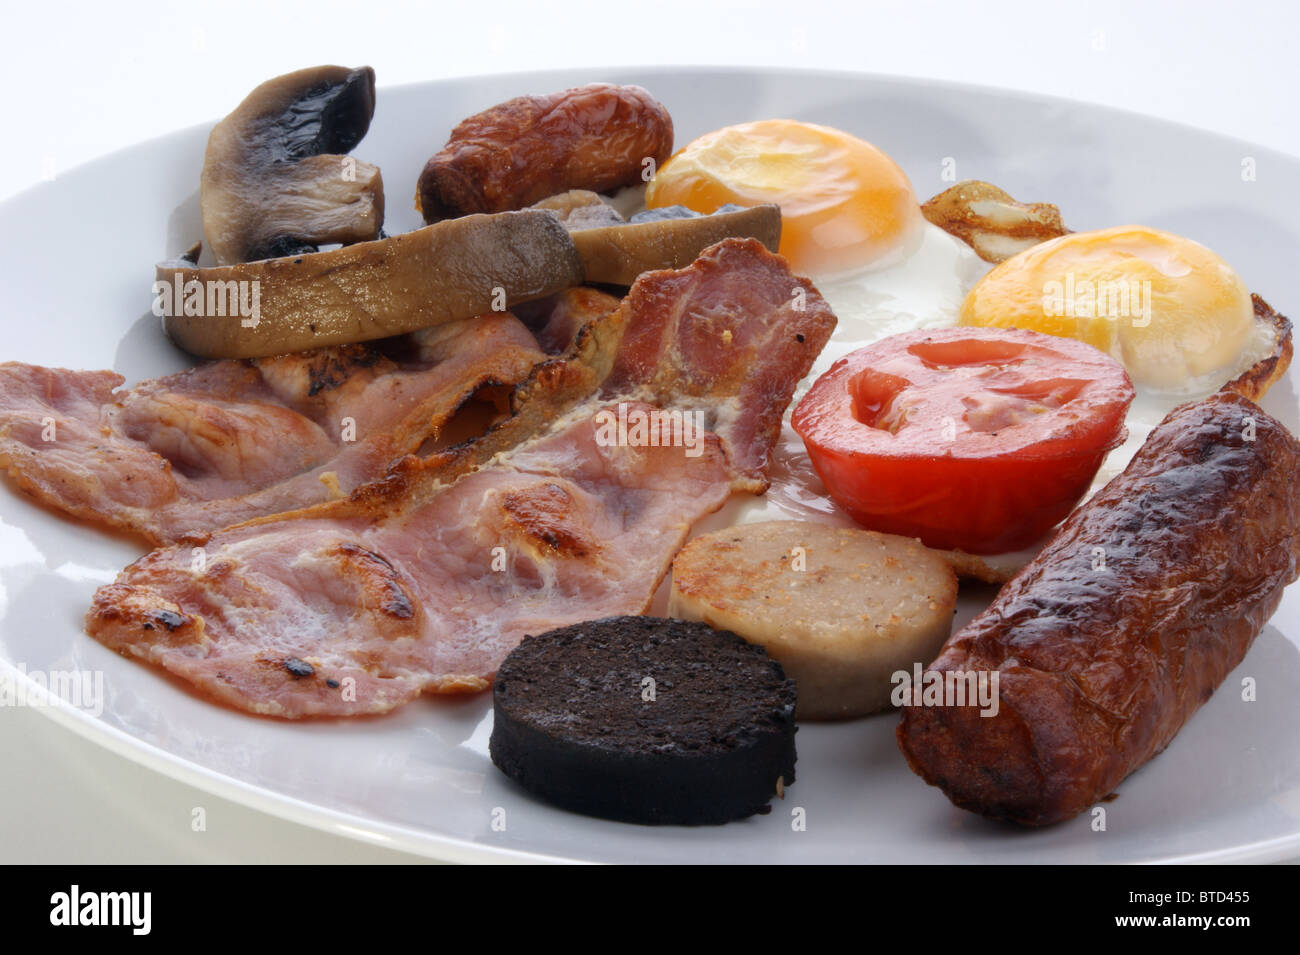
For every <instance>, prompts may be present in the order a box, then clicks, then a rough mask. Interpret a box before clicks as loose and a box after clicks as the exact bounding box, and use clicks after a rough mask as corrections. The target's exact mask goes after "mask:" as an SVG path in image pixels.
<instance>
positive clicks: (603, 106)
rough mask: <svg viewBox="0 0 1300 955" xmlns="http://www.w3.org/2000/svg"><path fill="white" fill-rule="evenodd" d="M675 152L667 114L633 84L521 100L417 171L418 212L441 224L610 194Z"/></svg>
mask: <svg viewBox="0 0 1300 955" xmlns="http://www.w3.org/2000/svg"><path fill="white" fill-rule="evenodd" d="M672 151H673V121H672V118H671V117H670V116H669V115H668V110H666V109H664V107H663V104H661V103H660V102H659V101H658V100H656V99H655V98H654V97H653V96H651V95H650V94H649V93H648V92H646V91H645V90H644V89H642V88H641V87H639V86H615V85H614V84H612V83H592V84H589V85H587V86H579V87H577V88H575V89H569V90H563V91H562V92H559V93H552V94H550V95H548V96H519V97H516V98H515V99H512V100H507V101H506V102H504V103H501V104H499V105H497V106H493V107H492V108H491V109H489V110H485V111H484V112H482V113H478V114H476V115H474V116H471V117H469V119H466V120H463V121H462V122H461V123H460V125H458V126H457V127H456V128H455V129H453V130H452V132H451V139H449V140H448V141H447V145H446V146H444V147H443V148H442V149H441V150H440V151H439V152H438V153H437V154H436V155H434V157H433V158H432V159H430V160H429V161H428V162H427V163H426V164H425V166H424V171H423V172H421V173H420V182H419V186H418V188H417V191H416V196H415V205H416V208H417V209H419V210H420V213H421V214H422V215H423V216H424V221H425V222H437V221H439V220H440V219H450V218H453V217H455V216H463V215H469V214H471V213H475V212H509V211H511V210H513V209H522V208H523V207H524V206H528V205H532V204H533V203H534V202H537V201H539V200H541V199H545V198H547V197H548V196H553V195H556V194H557V193H561V192H567V191H568V190H570V189H589V190H591V191H592V192H608V191H609V190H611V189H616V188H618V187H620V186H630V185H634V184H636V183H638V182H641V181H642V174H643V172H644V171H646V170H647V164H646V163H645V160H646V159H653V160H654V163H655V165H654V167H653V169H657V168H658V167H659V166H660V165H662V164H663V163H664V162H666V161H667V160H668V157H669V156H671V155H672ZM653 169H650V170H649V172H650V173H651V174H653Z"/></svg>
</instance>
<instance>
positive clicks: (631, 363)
mask: <svg viewBox="0 0 1300 955" xmlns="http://www.w3.org/2000/svg"><path fill="white" fill-rule="evenodd" d="M796 288H797V289H801V290H802V294H801V295H794V294H792V293H793V290H795V289H796ZM616 318H617V320H619V321H621V322H623V323H624V324H625V328H626V332H625V335H624V339H623V345H622V347H621V348H620V350H619V352H618V357H617V361H616V370H615V373H614V375H613V376H611V378H610V380H609V382H608V385H607V387H606V388H605V390H604V391H603V392H602V393H601V394H600V395H597V396H594V397H591V398H589V399H587V400H585V401H582V402H580V403H579V404H577V406H576V407H573V408H572V409H571V410H569V411H568V412H567V413H565V414H563V415H562V416H561V417H560V418H559V419H558V420H556V421H555V422H554V423H553V424H552V425H551V427H549V428H548V429H545V430H543V431H542V433H540V434H538V435H536V436H535V437H532V438H530V439H528V440H526V441H524V442H523V443H521V444H518V445H517V446H515V447H513V448H510V449H509V450H506V451H504V452H503V453H501V454H498V455H497V456H496V457H495V458H493V460H492V461H491V462H489V463H488V464H486V465H485V466H482V467H479V468H477V469H475V470H472V471H469V472H468V473H465V474H464V475H463V476H461V477H459V479H458V480H455V481H454V482H452V483H447V478H446V472H445V471H444V472H438V473H437V474H436V475H435V474H428V473H425V472H422V471H421V470H419V469H418V468H416V469H398V471H397V472H395V473H394V475H393V476H392V477H390V479H388V480H387V481H385V482H383V483H381V484H379V485H372V486H369V487H367V488H365V489H363V490H362V491H360V492H358V493H357V494H355V495H353V497H352V498H350V499H349V500H346V501H338V502H335V503H332V504H327V505H323V506H319V507H315V508H311V509H308V510H305V511H301V512H298V513H296V514H290V515H282V516H279V517H274V518H267V519H262V520H258V521H254V522H250V523H248V524H245V525H242V526H239V527H233V528H229V529H227V530H224V531H221V532H218V533H216V534H214V535H212V537H211V538H210V539H209V540H208V541H207V542H206V544H205V545H204V546H203V547H202V548H201V549H200V550H199V551H198V552H197V553H196V552H195V551H194V550H192V549H191V548H188V547H186V548H179V547H168V548H163V549H161V550H157V551H154V552H153V553H151V554H148V555H147V556H145V557H143V558H142V559H140V560H139V561H137V562H136V563H135V564H133V565H131V566H130V567H128V568H127V569H126V570H125V571H124V572H123V573H122V574H121V575H120V576H119V578H118V580H117V581H116V582H115V583H113V584H111V585H109V586H106V587H103V588H101V589H100V590H99V592H98V593H97V594H96V595H95V600H94V604H93V606H92V607H91V609H90V612H89V613H88V615H87V622H86V625H87V629H88V631H89V632H90V633H91V634H93V635H94V636H95V637H96V638H98V639H99V640H101V641H102V642H104V643H105V644H107V645H108V646H110V647H113V648H114V649H116V650H118V651H120V652H122V653H124V654H127V655H131V656H135V657H137V658H140V659H142V660H147V661H149V662H151V663H155V664H158V665H161V666H162V667H164V668H166V669H167V670H169V671H170V672H172V673H174V674H177V675H179V676H181V677H183V678H184V679H186V680H189V681H190V682H191V683H193V684H194V685H195V686H196V687H198V688H200V689H201V690H203V691H204V692H206V693H208V694H210V695H212V696H214V697H216V698H218V699H220V700H222V701H224V702H226V703H228V704H231V705H233V706H236V707H240V708H243V709H246V710H250V711H252V712H255V713H262V714H268V715H273V716H279V717H289V718H295V717H306V716H352V715H360V714H366V713H379V712H384V711H386V710H390V709H392V708H393V707H396V706H398V705H400V704H402V703H404V702H406V701H409V700H411V699H412V698H414V697H416V696H418V695H419V694H421V693H458V692H473V691H478V690H481V689H484V688H485V687H487V685H488V683H489V681H490V680H491V678H492V676H493V674H494V673H495V672H496V668H497V666H498V664H499V663H500V662H501V660H502V659H503V658H504V656H505V654H506V653H507V652H509V650H510V649H512V648H513V647H514V646H515V645H516V644H518V642H519V641H520V640H521V639H522V638H523V637H524V635H526V634H528V633H536V632H540V631H542V630H546V629H549V628H552V627H556V626H561V625H564V624H568V623H573V622H576V621H580V620H584V619H590V618H595V617H601V616H607V615H610V614H625V613H640V612H643V611H644V610H645V609H646V608H647V606H648V604H649V602H650V600H651V598H652V596H653V594H654V592H655V589H656V588H657V586H658V584H659V582H660V580H661V579H662V578H663V575H664V573H665V572H666V570H667V568H668V565H669V563H670V562H671V560H672V557H673V554H674V553H675V552H676V551H677V549H678V548H679V547H680V546H681V544H682V542H683V541H684V540H685V538H686V535H687V532H688V531H689V529H690V527H691V525H692V523H694V522H695V521H696V520H697V519H698V518H700V517H702V516H704V515H705V514H708V513H710V512H711V511H713V510H716V509H717V508H718V507H720V506H721V505H722V504H723V502H724V501H725V500H726V499H727V497H728V496H729V495H730V494H731V492H732V491H733V490H734V489H752V488H753V487H754V486H755V485H756V484H758V485H759V486H761V483H762V481H763V480H764V476H763V469H764V466H765V462H766V460H767V456H768V454H769V453H770V451H771V447H772V444H773V442H774V440H775V435H776V432H775V428H774V426H773V425H772V422H773V421H776V422H778V423H779V419H780V415H781V413H782V411H783V409H784V408H785V406H786V405H787V404H788V403H789V400H790V396H791V394H792V393H793V390H794V387H795V385H796V383H797V382H798V381H799V380H800V379H801V378H802V377H803V376H804V375H805V374H806V373H807V371H808V369H809V368H810V367H811V365H812V362H813V359H814V358H815V357H816V356H817V354H818V352H820V350H821V348H822V347H823V345H824V344H825V343H826V341H827V339H828V338H829V337H830V333H831V331H832V329H833V327H834V324H835V318H834V315H833V314H832V313H831V311H830V309H829V308H828V307H827V306H826V304H825V302H824V301H823V300H822V299H821V297H820V295H818V294H817V292H816V290H815V289H813V288H812V286H811V285H809V284H808V283H807V282H806V281H804V280H801V279H797V278H795V277H794V276H792V275H791V274H790V272H789V270H788V268H787V267H786V265H785V261H784V260H783V259H781V258H779V257H777V256H774V255H771V254H770V253H768V252H767V251H766V250H765V249H764V248H763V247H762V245H761V244H760V243H758V242H756V241H753V240H735V239H732V240H727V241H725V242H722V243H719V244H718V245H716V246H713V247H711V248H710V249H708V250H706V251H705V252H704V253H703V255H702V256H701V257H700V260H699V261H697V262H696V263H695V264H694V265H692V266H691V267H690V268H687V269H683V270H681V271H677V272H654V273H648V274H646V275H644V276H642V278H641V279H640V280H639V281H638V282H637V285H636V287H635V288H634V289H633V291H632V294H630V295H629V296H628V298H627V299H626V300H625V301H624V304H623V307H622V308H621V309H620V310H619V312H618V313H616ZM710 336H713V337H712V338H710ZM724 343H725V344H724ZM706 347H707V348H711V349H713V350H714V351H716V352H718V353H717V354H703V353H701V351H700V350H699V349H701V348H706ZM674 381H681V382H682V387H681V388H680V390H678V389H677V388H676V387H675V386H674V385H673V382H674ZM753 381H758V382H762V383H763V384H762V386H761V387H754V386H752V385H751V382H753ZM647 396H653V397H654V399H655V400H654V402H653V403H651V402H649V401H647V400H646V398H647ZM706 408H711V409H713V410H714V414H713V415H712V423H711V424H710V428H711V430H709V431H707V432H706V433H703V434H700V435H697V436H693V437H697V438H698V442H696V441H690V442H689V443H685V442H686V436H685V434H684V433H683V440H684V443H683V444H682V445H678V446H673V445H671V444H665V443H663V442H662V441H660V442H659V443H658V444H657V445H632V444H620V443H618V441H617V440H614V441H613V443H611V431H610V429H609V424H610V422H611V420H614V419H616V418H617V417H618V416H620V415H621V416H622V418H623V420H624V421H635V420H637V416H638V415H651V414H654V413H664V412H678V413H679V414H678V420H683V419H682V417H681V415H682V413H684V412H690V413H692V415H691V416H692V417H693V412H695V411H696V410H699V411H701V412H703V411H704V410H705V409H706ZM719 409H721V410H719ZM773 416H775V417H773ZM661 420H664V419H661ZM661 435H662V433H661ZM696 452H698V453H696Z"/></svg>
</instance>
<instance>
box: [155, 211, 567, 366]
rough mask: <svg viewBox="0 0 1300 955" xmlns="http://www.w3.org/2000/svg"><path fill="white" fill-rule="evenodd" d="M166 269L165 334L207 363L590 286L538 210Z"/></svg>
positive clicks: (368, 335) (158, 289)
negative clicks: (305, 250)
mask: <svg viewBox="0 0 1300 955" xmlns="http://www.w3.org/2000/svg"><path fill="white" fill-rule="evenodd" d="M195 261H197V255H196V250H193V249H192V250H190V252H189V253H187V254H186V256H185V257H183V258H181V259H179V260H174V261H170V262H163V263H161V264H160V265H159V266H158V268H157V282H156V283H155V285H154V295H155V297H156V299H157V301H159V302H160V303H161V304H162V306H163V307H162V311H163V314H164V327H165V328H166V330H167V334H168V335H169V336H171V338H172V340H173V341H174V342H176V344H177V345H179V346H180V347H181V348H184V349H185V350H186V351H188V352H191V353H193V354H195V355H200V356H202V357H204V358H260V357H264V356H268V355H281V354H285V353H287V352H296V351H304V350H306V349H308V348H319V347H321V346H324V345H338V344H345V343H350V342H360V341H368V340H370V339H374V338H385V337H388V336H390V335H399V334H402V333H403V332H409V331H414V330H415V329H418V328H427V327H429V326H431V325H440V324H442V323H444V322H450V321H455V320H457V319H463V318H472V317H473V316H475V315H482V314H484V313H486V312H490V311H503V310H505V309H507V308H512V307H513V306H515V305H516V304H519V303H522V302H528V301H532V300H533V299H537V298H541V297H543V296H546V295H550V294H552V293H554V292H558V291H560V290H561V289H565V288H569V287H571V286H574V285H579V284H581V282H582V280H583V268H582V260H581V259H580V258H579V257H578V251H577V249H576V248H575V247H574V244H573V240H572V239H571V238H570V237H569V233H568V232H566V231H565V229H564V227H563V226H562V225H561V224H560V223H559V221H558V220H557V219H556V218H555V216H554V215H552V214H550V213H548V212H543V211H541V210H525V211H523V212H503V213H498V214H496V215H472V216H464V217H462V218H459V219H448V220H446V221H444V222H439V223H436V224H434V225H431V226H426V227H425V228H423V229H418V230H416V231H415V232H407V233H404V234H402V235H395V236H390V237H388V238H385V239H380V240H377V241H374V242H361V243H357V244H355V245H349V246H344V247H343V248H341V249H333V250H331V251H327V252H316V253H313V254H310V255H299V256H289V257H286V258H276V259H265V260H261V261H257V262H248V263H243V264H239V265H227V266H217V267H215V268H198V267H197V266H196V265H195V264H194V263H195Z"/></svg>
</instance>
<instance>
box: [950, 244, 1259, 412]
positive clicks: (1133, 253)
mask: <svg viewBox="0 0 1300 955" xmlns="http://www.w3.org/2000/svg"><path fill="white" fill-rule="evenodd" d="M959 320H960V322H961V323H962V324H963V325H982V326H986V327H997V328H1027V329H1030V330H1032V331H1038V332H1045V333H1047V334H1049V335H1058V336H1061V337H1064V338H1077V339H1079V340H1080V341H1084V342H1087V343H1088V344H1090V345H1093V346H1094V347H1096V348H1099V349H1101V350H1102V351H1104V352H1106V353H1108V354H1109V355H1111V357H1113V358H1115V359H1116V360H1118V361H1119V362H1120V363H1121V364H1123V365H1124V367H1125V368H1126V369H1127V370H1128V373H1129V376H1130V377H1131V378H1132V379H1133V381H1134V382H1135V383H1136V384H1139V385H1148V386H1152V387H1155V388H1162V389H1176V388H1179V387H1182V386H1185V385H1188V384H1189V383H1191V382H1193V381H1194V380H1195V379H1197V378H1199V377H1201V376H1204V375H1208V374H1210V373H1212V372H1219V371H1223V370H1226V369H1229V368H1233V367H1234V366H1235V365H1236V364H1237V362H1238V360H1239V359H1240V356H1241V355H1242V353H1243V351H1244V350H1245V349H1246V347H1247V345H1248V344H1249V342H1250V339H1251V336H1252V333H1253V330H1254V308H1253V306H1252V304H1251V299H1250V291H1249V290H1248V289H1247V288H1246V285H1245V283H1244V282H1243V281H1242V280H1241V277H1240V276H1239V275H1237V273H1236V272H1235V271H1233V269H1232V268H1231V267H1230V266H1229V265H1228V264H1227V263H1226V262H1224V261H1223V260H1222V259H1221V258H1219V257H1218V256H1217V255H1215V254H1214V253H1213V252H1211V251H1210V250H1209V249H1207V248H1206V247H1205V246H1203V245H1201V244H1200V243H1197V242H1193V241H1192V240H1191V239H1185V238H1183V237H1181V236H1177V235H1172V234H1171V233H1168V232H1161V231H1159V230H1157V229H1149V228H1145V227H1143V226H1120V227H1118V228H1114V229H1103V230H1100V231H1097V232H1076V233H1073V234H1070V235H1064V236H1061V237H1060V238H1058V239H1052V240H1051V241H1049V242H1044V243H1042V244H1040V245H1036V246H1033V247H1031V248H1029V249H1026V250H1025V251H1024V252H1021V253H1020V254H1019V255H1016V256H1013V257H1012V258H1009V259H1007V260H1006V261H1005V262H1003V263H1001V264H1000V265H998V266H997V267H996V268H994V269H993V270H992V271H991V272H989V273H988V275H986V276H985V277H984V278H983V279H982V280H981V281H980V282H979V283H978V284H977V285H976V286H975V287H974V288H973V289H971V291H970V294H969V295H967V296H966V299H965V301H964V302H962V306H961V315H960V319H959Z"/></svg>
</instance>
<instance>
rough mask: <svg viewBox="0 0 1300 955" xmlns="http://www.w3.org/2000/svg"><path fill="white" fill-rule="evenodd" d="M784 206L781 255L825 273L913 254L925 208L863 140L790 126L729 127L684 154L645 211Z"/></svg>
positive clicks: (649, 195)
mask: <svg viewBox="0 0 1300 955" xmlns="http://www.w3.org/2000/svg"><path fill="white" fill-rule="evenodd" d="M767 202H774V203H776V204H777V205H779V206H780V207H781V248H780V252H781V254H782V255H784V256H785V257H786V259H787V260H788V261H789V263H790V266H791V267H792V268H793V269H794V270H795V271H796V272H802V273H806V274H812V275H831V274H835V273H840V272H847V271H850V270H854V269H860V268H863V267H865V266H869V265H874V264H881V263H882V261H883V260H886V259H890V258H894V257H895V256H897V257H901V256H902V255H905V254H906V253H907V252H909V251H910V250H911V249H912V248H914V247H915V244H916V243H917V242H918V241H919V239H920V235H921V223H922V219H921V210H920V207H919V206H918V205H917V201H916V195H915V193H914V192H913V191H912V184H911V183H910V182H909V181H908V179H907V176H906V175H905V174H904V173H903V170H902V169H900V168H899V167H898V165H897V164H896V163H895V162H894V161H893V160H892V159H890V158H889V157H888V156H886V155H885V154H884V153H883V152H881V151H880V150H879V149H877V148H876V147H875V146H873V145H871V144H870V143H868V142H864V141H863V140H861V139H858V138H856V137H854V136H850V135H849V134H848V133H844V132H841V131H840V130H838V129H831V128H830V127H828V126H815V125H813V124H811V123H800V122H796V121H794V120H788V119H770V120H763V121H761V122H757V123H744V124H742V125H739V126H728V127H726V128H725V129H719V130H717V131H716V132H712V133H708V134H707V135H705V136H701V137H700V138H699V139H697V140H695V141H694V142H692V143H690V145H688V146H686V147H685V148H684V149H681V150H680V151H678V152H677V153H676V154H674V155H673V156H672V158H671V159H669V160H668V162H666V163H665V164H664V165H663V167H662V168H661V169H659V170H658V172H657V174H656V175H655V177H654V179H653V180H651V182H650V184H649V186H648V187H647V189H646V206H647V207H648V208H651V209H658V208H662V207H664V206H672V205H682V206H686V207H687V208H688V209H693V210H694V211H696V212H701V213H705V214H708V213H711V212H714V211H716V210H717V209H718V207H719V206H722V205H726V204H727V203H735V204H737V205H741V206H754V205H760V204H762V203H767Z"/></svg>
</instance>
